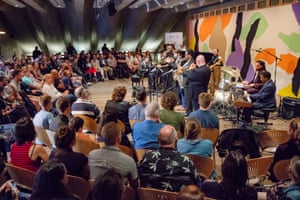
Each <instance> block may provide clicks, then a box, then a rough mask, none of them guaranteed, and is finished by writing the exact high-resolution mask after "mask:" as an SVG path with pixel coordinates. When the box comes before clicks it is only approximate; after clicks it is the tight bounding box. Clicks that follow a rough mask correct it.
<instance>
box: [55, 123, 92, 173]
mask: <svg viewBox="0 0 300 200" xmlns="http://www.w3.org/2000/svg"><path fill="white" fill-rule="evenodd" d="M75 143H76V135H75V131H74V130H73V129H71V128H69V127H68V126H61V127H60V128H59V129H58V131H57V132H56V134H55V146H56V148H55V149H54V150H53V151H52V152H51V154H50V159H53V158H56V159H57V160H59V161H61V162H62V163H64V165H65V166H66V169H67V173H68V174H69V175H73V176H79V177H81V178H84V179H89V177H90V174H89V171H90V170H89V166H88V158H87V157H86V156H85V155H84V154H82V153H78V152H73V150H72V147H73V146H74V145H75Z"/></svg>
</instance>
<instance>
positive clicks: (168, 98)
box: [159, 91, 185, 138]
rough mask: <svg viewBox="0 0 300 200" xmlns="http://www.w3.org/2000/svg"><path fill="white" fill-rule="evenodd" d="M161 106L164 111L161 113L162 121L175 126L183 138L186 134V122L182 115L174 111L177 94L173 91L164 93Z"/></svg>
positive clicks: (179, 135)
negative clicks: (184, 133)
mask: <svg viewBox="0 0 300 200" xmlns="http://www.w3.org/2000/svg"><path fill="white" fill-rule="evenodd" d="M161 105H162V107H163V108H164V109H163V110H161V111H160V115H159V117H160V120H161V121H162V122H163V123H165V124H169V125H172V126H174V128H175V129H176V131H177V132H178V133H179V134H178V137H180V138H181V137H182V135H183V132H184V123H185V120H184V116H183V115H182V114H181V113H178V112H175V111H174V108H175V106H176V105H177V96H176V94H175V93H174V92H172V91H168V92H166V93H164V94H163V96H162V98H161Z"/></svg>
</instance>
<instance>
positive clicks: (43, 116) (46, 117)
mask: <svg viewBox="0 0 300 200" xmlns="http://www.w3.org/2000/svg"><path fill="white" fill-rule="evenodd" d="M52 119H53V114H52V113H51V112H48V111H46V110H40V111H39V112H38V113H36V114H35V116H34V118H33V124H34V126H38V127H42V128H44V129H49V124H50V122H51V121H52Z"/></svg>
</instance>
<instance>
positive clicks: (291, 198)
mask: <svg viewBox="0 0 300 200" xmlns="http://www.w3.org/2000/svg"><path fill="white" fill-rule="evenodd" d="M290 177H291V179H292V184H291V185H290V186H288V187H287V188H285V189H284V190H283V191H282V192H281V194H280V195H279V198H278V199H279V200H296V199H300V157H299V156H295V157H293V158H292V159H291V162H290Z"/></svg>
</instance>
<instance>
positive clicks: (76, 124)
mask: <svg viewBox="0 0 300 200" xmlns="http://www.w3.org/2000/svg"><path fill="white" fill-rule="evenodd" d="M83 124H84V121H83V119H81V118H80V117H73V118H72V119H71V120H70V122H69V127H70V128H71V129H73V130H74V131H75V133H76V140H78V139H80V140H88V141H95V140H96V138H95V136H94V134H86V133H84V132H83Z"/></svg>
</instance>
